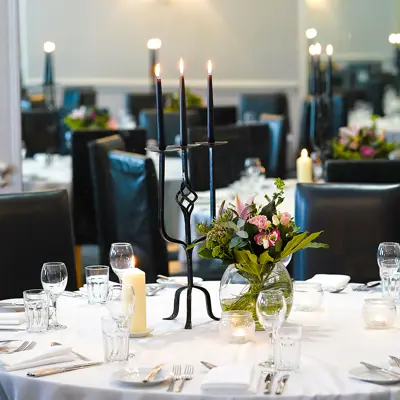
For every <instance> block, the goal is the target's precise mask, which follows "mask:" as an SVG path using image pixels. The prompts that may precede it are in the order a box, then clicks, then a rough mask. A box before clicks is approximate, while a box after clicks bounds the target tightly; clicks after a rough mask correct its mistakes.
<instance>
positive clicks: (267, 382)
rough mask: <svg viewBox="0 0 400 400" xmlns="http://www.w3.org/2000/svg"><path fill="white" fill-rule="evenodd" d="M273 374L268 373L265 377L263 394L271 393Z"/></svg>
mask: <svg viewBox="0 0 400 400" xmlns="http://www.w3.org/2000/svg"><path fill="white" fill-rule="evenodd" d="M274 376H275V372H269V373H268V374H267V376H266V377H265V381H264V382H265V389H264V394H270V393H271V387H272V381H273V379H274Z"/></svg>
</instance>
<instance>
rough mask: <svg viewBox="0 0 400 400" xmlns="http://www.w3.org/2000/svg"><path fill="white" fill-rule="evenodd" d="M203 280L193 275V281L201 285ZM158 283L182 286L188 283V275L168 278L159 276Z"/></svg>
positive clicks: (168, 285) (167, 285)
mask: <svg viewBox="0 0 400 400" xmlns="http://www.w3.org/2000/svg"><path fill="white" fill-rule="evenodd" d="M202 282H203V279H202V278H197V277H193V283H194V284H195V285H199V284H201V283H202ZM157 283H162V284H165V286H166V287H180V286H185V285H187V276H171V277H170V278H169V279H168V280H166V279H163V278H158V279H157Z"/></svg>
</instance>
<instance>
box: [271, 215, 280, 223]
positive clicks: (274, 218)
mask: <svg viewBox="0 0 400 400" xmlns="http://www.w3.org/2000/svg"><path fill="white" fill-rule="evenodd" d="M272 223H273V224H274V225H275V226H278V225H279V223H280V221H279V217H278V216H277V215H273V216H272Z"/></svg>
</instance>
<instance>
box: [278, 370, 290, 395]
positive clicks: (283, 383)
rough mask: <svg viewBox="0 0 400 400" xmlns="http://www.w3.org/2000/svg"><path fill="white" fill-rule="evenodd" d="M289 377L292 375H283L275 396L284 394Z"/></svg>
mask: <svg viewBox="0 0 400 400" xmlns="http://www.w3.org/2000/svg"><path fill="white" fill-rule="evenodd" d="M289 376H290V375H288V374H286V375H283V376H282V377H281V378H280V379H279V381H278V387H277V388H276V391H275V394H278V395H279V394H282V393H283V390H284V389H285V386H286V382H287V381H288V379H289Z"/></svg>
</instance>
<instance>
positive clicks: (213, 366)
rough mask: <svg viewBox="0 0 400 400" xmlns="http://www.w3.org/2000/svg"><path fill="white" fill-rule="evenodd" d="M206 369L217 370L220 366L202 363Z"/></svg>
mask: <svg viewBox="0 0 400 400" xmlns="http://www.w3.org/2000/svg"><path fill="white" fill-rule="evenodd" d="M200 362H201V363H202V364H203V365H204V366H205V367H206V368H208V369H213V368H217V366H218V365H215V364H211V363H209V362H207V361H200Z"/></svg>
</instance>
